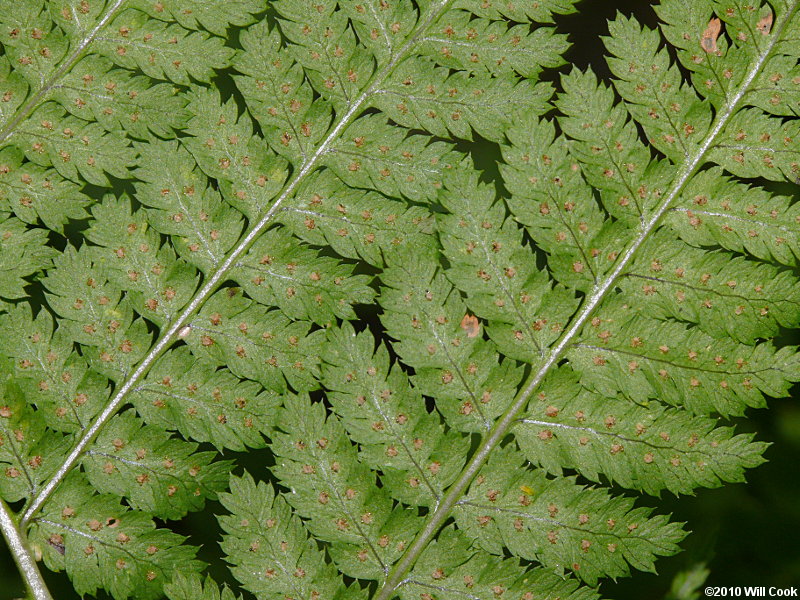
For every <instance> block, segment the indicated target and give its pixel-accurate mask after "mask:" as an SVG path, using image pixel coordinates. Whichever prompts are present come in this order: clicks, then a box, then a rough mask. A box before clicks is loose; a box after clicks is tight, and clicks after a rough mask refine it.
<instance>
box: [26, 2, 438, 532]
mask: <svg viewBox="0 0 800 600" xmlns="http://www.w3.org/2000/svg"><path fill="white" fill-rule="evenodd" d="M121 1H122V0H120V2H121ZM452 1H453V0H440V1H439V2H437V3H434V4H433V5H432V7H431V10H430V12H429V14H428V15H427V17H426V18H425V19H424V21H423V22H422V23H421V24H420V25H419V26H418V27H417V29H416V31H415V32H414V33H413V34H412V35H411V36H410V37H409V39H408V41H407V42H406V43H405V44H404V45H403V47H402V48H400V50H399V51H398V52H397V53H396V54H394V55H393V56H392V57H391V59H390V60H389V62H388V63H387V64H386V66H384V67H383V68H382V69H381V70H380V71H378V72H376V73H375V75H373V78H372V81H371V83H370V84H369V85H368V86H367V88H366V89H365V90H364V92H362V93H361V95H360V96H359V97H358V98H356V99H355V101H354V102H353V103H352V104H351V105H350V106H349V107H348V108H347V110H346V111H345V113H344V114H343V115H342V117H341V118H340V119H339V120H338V122H337V123H336V124H335V125H334V127H333V128H332V129H331V130H330V132H329V133H328V135H327V136H326V137H325V140H324V141H323V142H322V144H320V146H319V147H318V148H317V149H316V151H315V152H314V154H312V155H311V156H309V157H308V159H306V161H305V162H304V163H303V164H302V165H301V167H300V169H299V170H298V171H297V172H296V173H295V174H294V175H293V176H292V178H291V179H290V181H289V182H288V183H287V184H286V186H285V187H284V188H283V191H282V192H281V193H280V195H279V196H278V198H277V199H276V200H275V202H274V203H273V204H272V206H270V208H269V210H268V211H267V212H266V213H265V214H264V216H263V217H261V219H260V220H259V221H258V223H256V224H255V226H253V228H252V229H251V230H250V231H249V232H248V233H247V234H246V235H245V236H244V238H242V239H241V240H240V241H239V243H238V244H237V245H236V247H235V248H233V250H232V251H231V252H230V253H229V254H228V256H227V257H226V258H225V260H224V261H223V262H222V264H220V266H219V267H218V268H217V270H216V271H214V272H213V273H212V274H211V276H210V277H209V278H208V279H207V280H206V282H205V283H204V284H203V286H202V287H201V288H200V291H198V292H197V294H195V296H194V297H193V298H192V300H191V302H189V304H188V305H187V306H186V308H185V309H184V310H183V312H182V313H181V315H180V316H179V317H178V318H177V319H176V320H174V321H173V322H172V325H170V327H169V328H167V330H166V331H165V332H164V333H162V334H161V336H160V337H159V339H158V341H157V342H156V344H155V345H154V346H153V347H152V348H151V349H150V351H149V352H148V353H147V355H146V356H145V357H144V358H143V359H142V361H141V362H140V363H139V365H138V366H137V367H136V369H135V370H134V371H133V373H131V375H130V376H128V378H127V379H126V380H125V381H124V382H123V383H122V384H121V385H120V387H119V389H118V390H117V392H116V393H115V394H114V396H113V398H112V399H111V401H110V402H109V403H108V404H107V405H106V407H105V408H104V409H103V411H102V412H101V413H100V415H98V417H97V419H95V421H94V422H93V423H92V424H91V425H90V426H89V427H88V428H87V429H86V430H84V431H83V433H82V435H81V439H80V440H79V441H78V443H77V444H76V445H75V447H74V448H73V449H72V450H71V451H70V453H69V455H68V456H67V458H66V459H65V461H64V462H63V463H62V464H61V466H60V467H59V468H58V470H57V471H56V472H55V474H54V475H53V476H52V477H51V478H50V480H49V481H48V482H47V483H46V484H45V485H44V487H43V488H42V489H41V490H40V491H39V493H38V494H37V495H36V496H35V497H34V498H33V500H31V503H30V504H29V505H28V507H27V508H26V510H25V512H24V514H23V516H22V520H21V525H22V526H23V527H24V526H25V525H27V524H28V523H30V521H31V519H32V518H33V517H34V515H35V514H36V513H37V512H38V511H39V510H40V509H41V508H42V505H43V504H44V503H45V502H47V500H48V499H49V498H50V496H52V495H53V492H55V490H56V488H58V486H59V484H60V483H61V482H62V481H63V480H64V478H65V477H66V476H67V475H68V474H69V472H70V471H71V470H72V469H73V468H74V467H75V465H76V464H77V463H78V461H79V460H80V458H81V456H82V455H83V453H84V452H85V451H86V449H87V447H88V446H89V445H90V444H91V443H92V442H93V441H94V439H95V438H96V437H97V435H98V434H99V433H100V431H101V430H102V429H103V427H104V426H105V425H106V423H108V421H109V420H110V419H111V417H113V416H114V415H115V414H116V412H117V411H118V410H119V409H120V407H121V406H122V405H123V404H124V402H125V398H126V397H127V395H128V394H129V393H130V392H131V391H132V390H133V389H134V386H135V385H136V384H137V383H138V382H139V381H140V380H141V379H142V377H144V376H145V375H146V374H147V371H148V370H149V369H150V367H151V366H152V365H153V363H154V362H155V361H156V359H157V358H158V357H159V356H161V354H162V353H163V352H164V351H165V350H166V349H167V348H169V347H170V346H171V345H172V344H173V343H174V342H175V341H176V340H177V339H178V333H179V332H180V331H181V330H182V329H183V327H184V326H185V324H186V322H187V321H188V320H189V318H190V317H191V316H192V315H193V314H194V313H196V312H197V311H198V310H200V308H201V307H202V306H203V304H205V302H206V300H208V298H209V297H210V296H211V294H212V293H214V291H215V290H216V289H217V287H218V286H219V284H220V283H222V282H223V281H224V280H225V277H226V276H227V274H228V272H229V271H230V270H231V268H233V267H234V266H235V265H236V261H237V260H238V259H239V258H240V257H241V256H242V254H244V253H245V252H246V251H247V250H248V249H249V248H250V246H252V244H253V243H254V242H255V240H256V239H257V238H258V236H259V235H261V233H262V232H263V231H264V230H265V229H266V228H267V226H268V225H270V224H271V222H272V219H273V217H274V216H275V214H276V213H277V212H278V210H279V209H280V208H281V206H282V204H283V203H284V202H285V201H286V200H287V199H288V198H290V197H291V195H292V194H293V193H294V191H295V190H296V189H297V187H298V186H299V185H300V183H301V182H302V181H303V180H304V179H305V177H306V176H307V175H309V174H310V173H312V172H313V171H314V170H315V169H316V168H317V165H318V163H319V160H320V158H322V156H324V155H325V154H326V153H327V152H328V151H329V149H330V147H331V145H332V144H333V143H334V142H335V141H336V140H337V138H338V137H339V135H340V134H341V133H342V131H344V129H345V128H346V127H347V126H348V125H349V124H350V123H351V122H352V121H353V119H355V118H356V117H357V116H358V115H359V113H360V111H361V109H362V108H363V107H364V105H365V104H366V103H367V102H368V101H369V99H370V98H371V96H372V95H373V94H374V93H375V92H376V91H377V90H378V89H380V87H381V86H382V85H383V83H384V81H385V80H386V78H387V77H388V76H389V75H391V73H392V71H393V70H394V68H395V67H396V66H397V65H398V64H399V63H400V62H401V61H402V59H403V58H405V57H406V56H407V55H408V54H409V52H410V51H411V50H412V49H413V48H414V46H416V44H417V42H418V41H419V38H420V36H421V35H422V34H423V33H424V32H425V30H426V29H427V28H428V26H429V25H430V24H431V23H432V22H433V21H434V20H435V19H436V17H438V16H439V15H440V14H441V13H442V11H444V10H445V9H446V8H447V6H448V5H449V4H450V3H451V2H452ZM118 3H119V2H118Z"/></svg>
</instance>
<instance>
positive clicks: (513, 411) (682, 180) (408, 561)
mask: <svg viewBox="0 0 800 600" xmlns="http://www.w3.org/2000/svg"><path fill="white" fill-rule="evenodd" d="M797 5H798V0H795V1H794V2H792V4H791V5H790V6H789V7H788V8H787V10H786V12H785V13H784V15H783V17H782V19H781V21H780V22H779V23H777V24H776V27H775V29H774V33H773V35H772V36H770V40H769V43H768V44H767V45H766V46H765V48H764V49H763V51H762V52H761V54H760V55H759V56H758V57H757V58H756V60H755V62H754V63H753V64H752V65H751V67H750V69H749V70H748V73H747V76H746V77H745V78H744V80H743V82H742V84H741V86H740V87H739V89H738V90H737V91H736V93H735V94H734V95H733V96H732V97H731V99H730V100H729V101H728V102H727V103H726V104H725V106H723V107H722V108H721V109H720V111H719V112H718V113H717V115H716V117H715V119H714V122H713V124H712V126H711V129H710V131H709V132H708V134H707V135H706V137H705V139H704V140H703V142H702V143H701V144H700V146H699V147H698V149H697V152H696V153H695V154H694V155H692V156H689V157H687V160H686V161H685V162H684V164H683V166H682V168H681V170H680V172H679V174H678V176H677V178H676V179H675V181H674V182H673V183H672V186H671V187H670V190H669V192H668V193H667V194H666V195H665V197H664V200H663V201H662V202H661V204H660V205H659V206H658V207H657V208H656V210H655V211H654V212H653V213H652V214H651V215H650V216H649V217H648V218H647V219H646V220H643V222H642V224H641V226H640V230H639V234H638V235H637V236H636V238H635V239H634V241H633V242H632V243H631V245H630V246H629V247H628V248H627V249H626V250H625V252H624V253H623V254H622V255H621V256H620V258H619V260H618V262H617V264H616V266H615V267H614V270H613V271H612V272H611V273H610V274H609V275H608V277H606V278H605V279H604V280H603V281H601V282H599V283H598V284H597V285H596V286H595V288H594V290H593V291H592V293H591V294H590V295H589V296H588V297H587V298H586V299H585V301H584V303H583V306H582V307H581V309H580V311H579V313H578V314H577V316H576V317H575V318H574V319H573V320H572V322H571V323H570V326H569V327H568V328H567V329H566V331H565V332H564V334H563V335H562V336H561V338H560V339H559V340H558V342H557V343H556V345H555V346H554V347H552V348H551V350H550V351H549V354H548V355H547V359H546V360H545V361H544V363H543V364H542V366H541V367H540V368H539V369H538V370H537V371H535V372H534V373H532V374H531V376H530V378H529V379H528V381H527V383H526V384H525V385H524V387H523V389H522V391H521V392H520V393H519V394H518V395H517V397H516V399H515V400H514V402H513V403H512V405H511V406H510V407H509V408H508V410H506V412H505V413H504V414H503V415H502V417H501V418H500V419H499V420H498V421H497V422H496V423H495V425H494V427H493V428H492V430H491V431H490V432H489V433H488V435H487V436H486V437H485V438H484V440H483V441H482V442H481V445H480V446H479V447H478V449H477V450H476V451H475V454H474V455H473V456H472V459H471V460H470V462H469V464H468V465H467V466H466V467H465V468H464V470H463V471H462V472H461V475H460V476H459V477H458V479H457V480H456V481H455V483H453V484H452V485H451V486H450V488H448V490H447V493H446V494H445V495H444V497H443V498H442V500H441V502H440V503H439V505H438V507H437V509H436V510H435V511H434V512H433V514H432V515H431V516H430V518H429V520H428V522H427V523H426V525H425V527H424V528H423V529H422V531H421V532H420V533H419V534H418V535H417V537H416V538H415V539H414V542H413V543H412V544H411V545H410V546H409V547H408V549H407V550H406V552H405V553H404V554H403V556H402V558H401V559H400V560H399V561H398V562H397V563H396V564H395V566H394V568H393V569H392V571H391V572H390V573H389V575H388V577H387V578H386V580H385V581H384V584H383V586H382V587H381V589H380V590H378V593H377V594H376V596H375V597H374V600H390V598H392V597H393V596H394V594H395V591H396V590H397V588H398V587H399V586H400V585H402V584H403V583H405V581H406V580H405V579H404V578H405V575H406V573H407V572H408V571H409V569H411V567H412V566H413V565H414V563H415V562H416V560H417V558H418V557H419V555H420V554H421V553H422V551H423V550H424V549H425V548H426V546H427V545H428V543H429V542H430V541H431V539H432V538H433V537H434V536H435V535H436V533H437V532H438V531H439V529H440V528H441V527H442V525H443V524H444V523H445V521H446V520H447V519H448V518H449V517H450V512H451V511H452V510H453V507H455V506H456V504H457V503H458V501H459V499H460V498H461V496H462V495H463V493H464V491H465V490H466V489H467V486H469V484H470V482H471V481H472V479H473V478H474V477H475V475H477V473H478V471H479V470H480V468H481V467H482V466H483V464H484V463H485V462H486V460H487V458H488V457H489V455H490V454H491V453H492V451H493V450H494V449H495V448H496V447H497V445H498V444H499V443H500V441H501V440H502V439H503V438H504V437H505V435H506V434H507V433H508V430H509V428H510V427H511V426H512V425H513V424H514V422H515V421H516V418H517V414H518V413H519V412H520V411H521V410H522V409H523V408H524V407H525V406H526V405H527V403H528V399H529V398H530V397H531V395H532V394H533V393H534V392H535V391H536V389H537V388H538V386H539V384H541V382H542V381H543V380H544V378H545V377H546V376H547V374H548V373H549V372H550V370H551V369H552V368H553V367H554V366H556V365H557V364H558V363H559V361H560V360H561V359H562V356H563V354H564V352H565V350H566V349H567V348H568V347H569V345H570V344H571V343H572V341H573V340H574V339H575V337H576V336H577V335H578V333H579V332H580V330H581V328H582V327H583V325H584V324H585V323H586V322H587V321H588V320H589V317H591V315H592V313H593V312H594V311H595V309H596V308H597V307H598V306H599V305H600V303H601V302H602V301H603V299H604V298H605V297H606V296H607V295H608V293H609V292H610V291H611V290H612V289H613V288H614V284H615V283H616V281H617V279H618V278H619V277H620V275H621V274H622V272H623V271H624V270H625V268H626V267H627V266H628V264H630V262H631V260H633V257H634V255H635V254H636V252H637V250H638V249H639V248H640V247H641V246H642V244H643V243H644V242H645V241H646V240H647V238H648V236H649V235H650V234H651V233H652V232H653V231H655V229H656V228H657V227H658V225H659V222H660V221H661V218H662V217H663V216H664V214H665V213H666V212H667V211H669V210H670V208H671V205H672V203H673V202H674V201H675V199H676V198H677V197H678V196H680V194H681V192H682V191H683V188H684V187H685V186H686V184H687V183H688V181H689V180H690V179H691V177H692V176H693V175H694V174H695V173H696V172H697V170H698V169H699V168H700V167H701V166H702V165H703V164H704V162H705V161H704V158H705V155H706V153H707V152H708V150H709V148H711V146H712V145H713V143H714V141H715V140H716V139H717V137H718V136H719V134H720V132H722V130H723V129H724V128H725V125H726V124H727V123H728V121H729V120H730V119H731V117H732V116H733V115H734V114H735V113H736V111H737V109H738V107H739V104H740V103H741V101H742V98H743V97H744V95H745V94H746V93H747V91H748V89H749V87H750V85H751V84H752V83H753V81H754V80H755V78H756V77H757V76H758V74H759V73H760V72H761V69H762V68H763V67H764V64H765V63H766V61H767V59H768V58H769V56H770V54H771V52H772V49H773V47H774V46H775V44H776V43H777V41H778V40H779V39H780V38H781V35H782V33H783V30H784V28H785V27H786V24H787V23H788V22H789V21H790V20H791V18H792V15H793V14H794V13H795V11H796V9H797Z"/></svg>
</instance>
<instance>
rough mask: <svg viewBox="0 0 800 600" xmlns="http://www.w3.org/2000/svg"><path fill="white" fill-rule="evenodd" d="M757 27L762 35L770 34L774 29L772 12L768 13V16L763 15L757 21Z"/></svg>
mask: <svg viewBox="0 0 800 600" xmlns="http://www.w3.org/2000/svg"><path fill="white" fill-rule="evenodd" d="M756 29H758V30H759V31H760V32H761V35H769V32H770V31H772V13H771V12H770V13H767V14H766V16H763V17H761V18H760V19H759V20H758V23H756Z"/></svg>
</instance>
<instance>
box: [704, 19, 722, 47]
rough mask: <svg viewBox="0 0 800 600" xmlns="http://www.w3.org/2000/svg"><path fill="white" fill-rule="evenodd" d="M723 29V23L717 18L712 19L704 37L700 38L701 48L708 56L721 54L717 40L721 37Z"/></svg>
mask: <svg viewBox="0 0 800 600" xmlns="http://www.w3.org/2000/svg"><path fill="white" fill-rule="evenodd" d="M721 28H722V21H720V20H719V19H718V18H717V17H712V19H711V20H710V21H709V22H708V27H706V30H705V31H704V32H703V35H702V36H701V37H700V47H701V48H702V49H703V51H704V52H706V53H707V54H717V53H718V52H719V48H717V38H718V37H719V31H720V29H721Z"/></svg>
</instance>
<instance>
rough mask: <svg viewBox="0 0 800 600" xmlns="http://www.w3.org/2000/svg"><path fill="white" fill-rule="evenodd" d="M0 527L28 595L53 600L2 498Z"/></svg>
mask: <svg viewBox="0 0 800 600" xmlns="http://www.w3.org/2000/svg"><path fill="white" fill-rule="evenodd" d="M0 529H2V530H3V537H4V538H5V540H6V544H8V549H9V550H10V551H11V555H12V556H13V557H14V562H15V563H17V568H18V569H19V572H20V573H22V578H23V579H24V580H25V585H26V586H27V588H28V593H29V595H30V597H31V598H33V599H34V600H53V597H52V596H51V595H50V592H49V591H48V589H47V586H46V585H45V583H44V579H42V574H41V573H40V572H39V566H38V565H37V564H36V560H34V558H33V556H32V555H31V551H30V549H29V548H28V541H27V540H26V539H25V536H24V534H23V533H22V532H21V530H20V529H17V523H16V521H14V517H13V513H12V512H11V509H10V508H8V504H6V503H5V501H4V500H2V499H0Z"/></svg>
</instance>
